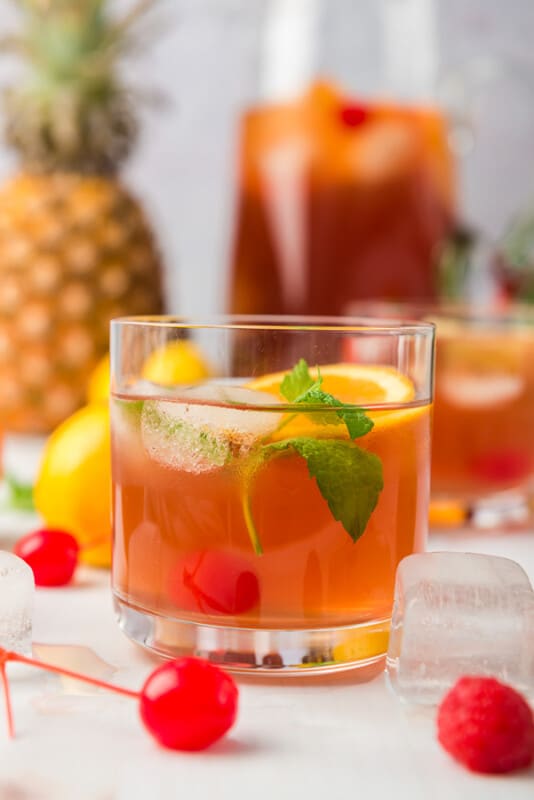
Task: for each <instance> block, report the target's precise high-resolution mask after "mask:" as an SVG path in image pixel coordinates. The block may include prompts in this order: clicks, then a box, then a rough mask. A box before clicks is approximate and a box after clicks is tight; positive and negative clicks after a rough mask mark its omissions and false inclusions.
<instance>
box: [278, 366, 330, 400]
mask: <svg viewBox="0 0 534 800" xmlns="http://www.w3.org/2000/svg"><path fill="white" fill-rule="evenodd" d="M322 382H323V379H322V378H321V377H320V376H319V378H317V380H314V379H313V378H312V376H311V375H310V371H309V369H308V364H307V363H306V361H305V360H304V359H303V358H301V359H300V361H299V362H298V363H297V364H295V366H294V367H293V369H292V370H291V372H288V373H287V375H286V376H285V377H284V380H283V381H282V383H281V384H280V394H281V395H282V397H285V399H286V400H287V401H288V402H289V403H299V402H301V398H302V397H303V396H304V395H305V394H306V392H307V391H308V389H311V388H312V386H316V387H317V388H320V386H321V383H322Z"/></svg>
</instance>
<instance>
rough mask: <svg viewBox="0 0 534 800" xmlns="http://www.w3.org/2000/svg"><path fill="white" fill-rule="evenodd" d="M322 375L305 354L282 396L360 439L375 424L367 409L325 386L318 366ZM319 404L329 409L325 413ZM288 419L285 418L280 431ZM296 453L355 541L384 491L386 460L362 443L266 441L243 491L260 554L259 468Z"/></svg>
mask: <svg viewBox="0 0 534 800" xmlns="http://www.w3.org/2000/svg"><path fill="white" fill-rule="evenodd" d="M317 373H318V374H317V378H316V379H314V378H312V376H311V375H310V372H309V369H308V365H307V363H306V361H305V360H304V359H303V358H301V359H300V361H299V362H298V364H296V365H295V367H294V368H293V369H292V370H291V372H289V373H288V374H287V375H286V376H285V377H284V379H283V381H282V383H281V384H280V392H281V394H282V396H283V397H284V398H285V399H286V400H287V401H288V402H290V403H294V404H297V405H303V406H304V407H306V406H312V407H313V408H311V409H310V410H308V411H306V410H305V408H303V410H302V413H305V414H307V415H308V416H309V417H311V418H312V419H313V421H314V422H316V423H318V424H323V425H340V424H342V423H345V425H346V427H347V430H348V432H349V436H350V438H351V440H352V439H357V438H359V437H360V436H365V434H366V433H369V431H370V430H371V429H372V428H373V421H372V420H371V419H369V417H368V416H367V414H366V413H365V411H364V409H363V408H354V407H351V406H347V405H346V404H345V403H342V402H341V401H340V400H337V399H336V398H335V397H333V396H332V395H331V394H328V393H327V392H323V390H322V389H321V386H322V383H323V379H322V377H321V373H320V370H319V368H318V369H317ZM317 406H319V407H320V406H325V407H328V411H326V410H325V411H324V412H321V411H320V410H318V409H317ZM294 416H296V414H295V415H293V416H291V417H290V418H289V420H287V419H286V420H285V421H284V422H282V423H281V424H280V426H279V428H278V430H281V429H282V428H283V427H284V425H286V424H287V423H288V421H290V420H291V419H293V418H294ZM288 451H293V452H295V453H297V454H298V455H299V456H301V457H302V458H304V460H305V461H306V464H307V467H308V472H309V473H310V475H311V477H312V478H314V479H315V481H316V483H317V486H318V488H319V491H320V492H321V494H322V496H323V497H324V499H325V500H326V502H327V503H328V507H329V509H330V511H331V513H332V516H333V517H334V519H335V520H337V521H338V522H341V524H342V525H343V527H344V528H345V530H346V531H347V533H348V534H349V536H350V537H351V539H352V540H353V541H354V542H356V541H358V539H359V538H360V536H361V535H362V534H363V532H364V531H365V528H366V526H367V523H368V522H369V518H370V516H371V514H372V513H373V511H374V509H375V507H376V504H377V503H378V498H379V496H380V492H381V491H382V489H383V487H384V479H383V474H382V462H381V461H380V458H379V457H378V456H376V455H375V454H374V453H369V452H367V451H366V450H363V449H362V448H361V447H358V446H357V445H356V444H355V443H354V442H353V441H350V442H348V441H345V440H342V439H319V438H314V437H308V436H298V437H294V438H289V439H284V440H282V441H278V442H272V443H271V444H265V445H262V446H261V447H260V448H259V449H258V450H257V451H256V453H255V455H254V457H253V460H252V462H251V465H250V469H249V471H248V474H247V478H246V480H245V486H244V494H243V513H244V517H245V522H246V525H247V529H248V532H249V536H250V540H251V542H252V546H253V547H254V551H255V552H256V554H257V555H261V553H262V552H263V549H262V546H261V541H260V537H259V533H258V530H257V528H256V525H255V523H254V519H253V515H252V509H251V502H250V486H251V482H252V480H253V476H254V474H255V472H256V470H257V469H259V468H261V465H262V464H264V463H265V462H266V461H267V460H268V459H270V458H273V457H275V456H280V455H283V454H284V453H287V452H288Z"/></svg>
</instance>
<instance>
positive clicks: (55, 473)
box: [35, 403, 111, 566]
mask: <svg viewBox="0 0 534 800" xmlns="http://www.w3.org/2000/svg"><path fill="white" fill-rule="evenodd" d="M35 506H36V508H37V511H38V512H39V513H40V514H41V516H42V517H43V518H44V520H45V522H46V524H47V525H48V526H49V527H53V528H62V529H64V530H66V531H68V532H69V533H71V534H72V535H73V536H75V537H76V539H77V540H78V542H79V544H80V546H81V548H83V549H82V552H81V559H82V561H84V562H85V563H87V564H92V565H93V566H109V564H110V563H111V453H110V429H109V410H108V405H107V403H94V404H92V405H88V406H84V408H81V409H80V410H79V411H77V412H76V413H75V414H73V415H72V416H71V417H69V418H68V419H67V420H65V422H63V423H62V424H61V425H60V426H59V427H58V428H56V430H55V431H54V433H53V434H52V435H51V436H50V438H49V439H48V441H47V443H46V445H45V449H44V453H43V458H42V461H41V466H40V469H39V474H38V476H37V481H36V485H35ZM93 543H94V546H93Z"/></svg>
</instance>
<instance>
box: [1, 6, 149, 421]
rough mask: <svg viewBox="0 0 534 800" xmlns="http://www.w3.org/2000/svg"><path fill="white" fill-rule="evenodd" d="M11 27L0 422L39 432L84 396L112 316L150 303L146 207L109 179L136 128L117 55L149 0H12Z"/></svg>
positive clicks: (142, 310)
mask: <svg viewBox="0 0 534 800" xmlns="http://www.w3.org/2000/svg"><path fill="white" fill-rule="evenodd" d="M18 5H19V7H20V11H21V13H22V14H23V31H22V33H21V35H20V36H19V37H13V38H11V39H10V40H9V42H10V43H11V45H12V46H14V47H16V49H17V51H18V52H19V53H20V54H21V55H22V56H23V57H24V58H25V59H26V62H27V75H26V79H25V80H23V81H22V82H21V83H19V84H18V85H17V87H16V88H13V89H11V90H10V91H8V92H7V93H6V97H5V102H6V105H5V115H4V116H5V128H6V136H7V140H8V143H9V144H11V145H12V146H13V147H14V148H15V149H16V150H17V152H18V154H19V157H20V162H21V170H20V172H19V173H18V174H16V175H15V176H14V177H12V178H11V179H10V180H9V181H8V182H7V183H6V184H5V185H4V186H3V187H1V188H0V428H4V429H7V430H11V431H17V432H26V433H30V432H31V433H46V432H48V431H50V430H51V429H52V428H53V427H55V426H56V425H57V424H58V423H59V422H60V421H61V420H63V419H64V418H65V417H67V416H68V415H69V414H71V413H72V412H73V411H74V410H75V409H76V408H78V407H79V406H80V405H81V404H82V403H83V402H84V399H85V392H86V387H87V381H88V377H89V375H90V373H91V371H92V370H93V368H94V366H95V364H96V363H97V362H98V360H99V359H100V358H101V356H102V355H103V354H104V353H105V352H106V351H107V349H108V326H109V320H110V319H111V318H112V317H114V316H119V315H124V314H151V313H159V312H160V311H161V308H162V288H161V266H160V258H159V254H158V250H157V248H156V245H155V241H154V236H153V233H152V231H151V229H150V226H149V224H148V222H147V219H146V216H145V213H144V212H143V209H142V208H141V206H140V205H139V203H138V202H137V200H136V199H135V198H134V197H133V196H132V195H131V194H130V192H129V191H128V190H127V189H126V188H125V187H124V186H122V185H121V183H120V181H119V179H118V168H119V166H120V165H121V163H122V162H123V160H124V159H125V157H126V156H127V155H128V153H129V151H130V149H131V146H132V145H133V143H134V141H135V136H136V132H137V126H136V121H135V113H134V107H133V99H132V95H131V94H130V93H129V92H128V91H127V90H126V88H125V87H123V85H122V84H121V82H120V79H119V76H118V72H117V70H118V66H119V62H120V58H121V56H122V55H123V54H124V53H125V51H126V50H127V49H128V48H130V46H131V44H132V39H133V36H134V32H135V24H136V22H137V21H138V20H139V18H140V17H141V15H142V13H143V11H145V10H146V8H147V6H148V5H149V3H147V2H141V3H140V4H138V5H137V6H136V7H135V8H134V9H132V10H131V11H130V12H129V14H127V16H126V17H123V18H122V19H120V20H117V19H112V18H111V16H110V13H109V6H110V5H111V0H18Z"/></svg>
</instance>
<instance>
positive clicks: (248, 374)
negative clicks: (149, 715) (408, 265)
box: [111, 317, 434, 674]
mask: <svg viewBox="0 0 534 800" xmlns="http://www.w3.org/2000/svg"><path fill="white" fill-rule="evenodd" d="M433 335H434V330H433V326H432V325H431V324H428V323H422V322H416V323H413V324H411V323H395V324H381V322H380V321H377V320H375V321H372V320H355V319H351V320H350V321H349V320H345V319H343V318H335V319H333V318H284V319H281V320H278V319H274V318H251V317H246V318H239V317H225V318H222V319H215V320H211V321H207V322H202V321H189V320H181V319H177V318H171V317H152V318H150V317H146V318H131V319H118V320H115V321H113V323H112V326H111V343H112V349H111V357H112V401H111V402H112V452H113V516H114V542H113V569H112V584H113V594H114V603H115V608H116V612H117V615H118V620H119V624H120V626H121V628H122V629H123V630H124V631H125V632H126V634H127V635H128V636H130V637H131V638H132V639H133V640H135V641H136V642H138V643H140V644H143V645H145V646H146V647H148V648H150V649H151V650H154V651H156V652H157V653H160V654H162V655H165V656H179V655H186V654H189V655H197V656H201V657H203V658H207V659H210V660H212V661H215V662H218V663H222V664H224V665H225V666H226V667H228V668H230V669H234V670H237V671H239V670H243V671H245V670H247V671H248V670H256V671H258V672H266V673H270V674H272V673H273V672H274V671H277V670H278V671H280V670H282V671H284V670H285V671H286V672H288V673H290V674H302V673H303V672H319V671H329V670H330V671H333V670H340V669H347V668H352V667H360V666H368V665H371V664H373V663H375V662H377V661H379V660H380V659H381V658H382V656H383V655H384V653H385V651H386V649H387V637H388V629H389V623H390V614H391V606H392V598H393V588H394V577H395V570H396V567H397V564H398V562H399V561H400V560H401V559H402V558H403V557H404V556H406V555H408V554H409V553H412V552H415V551H420V550H421V549H423V547H424V543H425V535H426V528H427V511H428V508H427V504H428V493H429V456H430V449H429V444H430V406H431V400H432V358H433ZM182 340H186V341H187V343H188V347H190V348H191V347H194V348H196V352H197V354H198V353H199V352H200V353H201V354H202V358H203V360H204V363H205V364H206V365H207V371H208V373H209V376H210V377H207V378H205V379H203V380H202V382H199V383H196V384H193V385H168V384H167V383H166V382H165V381H163V380H161V379H160V382H159V383H156V382H154V371H153V370H151V369H150V366H151V365H153V364H154V361H155V359H156V360H157V359H158V358H162V357H170V356H171V355H172V352H173V349H175V348H176V346H177V342H180V341H182ZM376 353H380V362H379V363H378V362H376ZM349 354H350V357H351V359H352V360H351V363H348V360H349V359H348V356H349ZM147 378H150V379H147Z"/></svg>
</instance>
